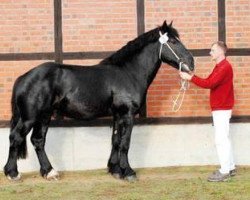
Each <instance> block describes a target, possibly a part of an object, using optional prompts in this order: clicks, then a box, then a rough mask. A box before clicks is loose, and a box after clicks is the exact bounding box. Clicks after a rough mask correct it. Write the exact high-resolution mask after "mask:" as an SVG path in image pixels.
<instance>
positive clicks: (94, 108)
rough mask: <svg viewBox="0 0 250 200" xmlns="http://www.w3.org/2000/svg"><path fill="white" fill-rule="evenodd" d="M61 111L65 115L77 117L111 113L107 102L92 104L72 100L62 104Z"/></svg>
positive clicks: (91, 116) (92, 116) (87, 117)
mask: <svg viewBox="0 0 250 200" xmlns="http://www.w3.org/2000/svg"><path fill="white" fill-rule="evenodd" d="M60 113H61V114H62V115H64V116H67V117H70V118H75V119H93V118H97V117H102V116H108V115H110V114H111V111H110V109H109V108H108V106H107V105H105V104H98V105H91V104H88V103H82V102H81V103H80V102H74V103H72V102H71V103H69V104H67V105H64V106H62V107H61V109H60Z"/></svg>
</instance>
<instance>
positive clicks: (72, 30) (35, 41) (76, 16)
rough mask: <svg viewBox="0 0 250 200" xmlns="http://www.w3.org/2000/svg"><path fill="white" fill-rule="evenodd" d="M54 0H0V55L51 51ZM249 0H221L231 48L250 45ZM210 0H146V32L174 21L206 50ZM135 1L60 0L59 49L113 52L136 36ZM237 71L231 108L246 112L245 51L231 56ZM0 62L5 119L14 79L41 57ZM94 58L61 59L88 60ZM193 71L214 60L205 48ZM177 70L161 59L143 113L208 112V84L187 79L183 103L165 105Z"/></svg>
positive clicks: (249, 96) (188, 41) (211, 37)
mask: <svg viewBox="0 0 250 200" xmlns="http://www.w3.org/2000/svg"><path fill="white" fill-rule="evenodd" d="M53 6H54V3H53V0H20V1H14V0H12V1H9V0H8V1H7V0H0V41H1V42H0V54H1V53H36V52H54V13H53V12H54V8H53ZM249 9H250V4H249V0H240V3H239V0H228V1H226V36H227V37H226V40H227V43H228V46H229V47H231V48H249V47H250V28H249V27H250V13H249ZM217 16H218V13H217V1H215V0H176V1H166V0H145V29H146V31H148V30H150V29H153V28H155V27H156V26H158V25H161V24H162V22H163V20H165V19H167V20H168V21H170V20H173V21H174V26H175V27H176V28H177V29H178V31H179V33H180V35H181V40H182V41H183V43H184V44H185V45H186V47H187V48H188V49H207V48H210V45H211V43H212V42H214V41H216V40H218V17H217ZM136 23H137V20H136V1H135V0H115V1H114V0H86V1H83V0H62V31H63V51H64V52H83V51H115V50H118V49H119V48H120V47H122V46H123V45H124V44H126V43H127V42H128V41H129V40H132V39H134V38H135V37H136V35H137V24H136ZM228 59H229V60H230V61H231V62H232V64H233V67H234V73H235V95H236V105H235V109H234V112H233V114H234V115H250V105H249V103H248V102H249V101H250V84H249V81H250V73H249V69H248V67H249V63H250V56H237V57H234V56H230V57H228ZM45 61H46V60H37V61H0V120H9V118H10V97H11V92H12V86H13V83H14V81H15V79H16V78H17V77H18V76H19V75H20V74H22V73H24V72H26V71H27V70H29V69H31V68H33V67H34V66H36V65H38V64H40V63H42V62H45ZM99 61H100V59H95V60H64V61H63V62H64V63H74V64H81V65H93V64H96V63H98V62H99ZM195 63H196V74H197V75H199V76H201V77H206V76H207V75H208V74H209V73H210V72H211V70H212V69H213V67H214V63H213V62H212V61H211V59H210V57H209V55H208V56H204V57H196V58H195ZM179 87H180V85H179V77H178V73H177V70H175V69H173V68H172V67H170V66H168V65H166V64H163V65H162V67H161V68H160V70H159V73H158V74H157V76H156V79H155V80H154V82H153V84H152V85H151V87H150V89H149V92H148V97H147V113H148V116H149V117H183V116H209V115H210V108H209V101H208V97H209V90H205V89H200V88H198V87H196V86H195V85H193V84H191V86H190V89H189V90H188V91H187V93H186V96H185V99H184V102H183V105H182V107H181V110H180V111H179V112H177V113H174V112H172V111H171V109H172V108H171V107H172V98H173V97H175V96H176V95H177V94H178V90H179Z"/></svg>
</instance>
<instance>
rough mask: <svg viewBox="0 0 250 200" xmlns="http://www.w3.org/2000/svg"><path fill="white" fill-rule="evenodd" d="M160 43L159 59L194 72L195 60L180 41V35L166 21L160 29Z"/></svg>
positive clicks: (183, 69)
mask: <svg viewBox="0 0 250 200" xmlns="http://www.w3.org/2000/svg"><path fill="white" fill-rule="evenodd" d="M159 42H160V43H161V47H160V53H159V57H160V59H161V60H162V61H163V62H165V63H168V64H169V65H171V66H173V67H175V68H176V69H180V68H181V70H182V71H185V72H190V71H193V70H194V58H193V56H192V54H191V53H190V52H189V51H188V50H187V49H186V47H185V46H184V45H183V44H182V42H181V41H180V39H179V34H178V32H177V30H176V29H175V28H173V26H172V22H171V23H170V24H169V25H167V23H166V21H164V22H163V25H162V26H161V27H160V28H159Z"/></svg>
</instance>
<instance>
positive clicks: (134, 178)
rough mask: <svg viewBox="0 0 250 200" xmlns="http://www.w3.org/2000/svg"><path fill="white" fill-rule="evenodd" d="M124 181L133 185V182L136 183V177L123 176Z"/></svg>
mask: <svg viewBox="0 0 250 200" xmlns="http://www.w3.org/2000/svg"><path fill="white" fill-rule="evenodd" d="M124 179H125V180H126V181H128V182H130V183H134V182H136V181H138V179H137V177H136V175H131V176H125V177H124Z"/></svg>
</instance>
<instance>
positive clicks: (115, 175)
mask: <svg viewBox="0 0 250 200" xmlns="http://www.w3.org/2000/svg"><path fill="white" fill-rule="evenodd" d="M112 176H113V177H114V178H115V179H121V175H120V174H119V173H114V174H112Z"/></svg>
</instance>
